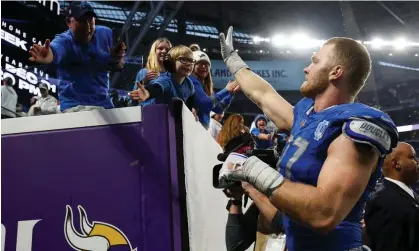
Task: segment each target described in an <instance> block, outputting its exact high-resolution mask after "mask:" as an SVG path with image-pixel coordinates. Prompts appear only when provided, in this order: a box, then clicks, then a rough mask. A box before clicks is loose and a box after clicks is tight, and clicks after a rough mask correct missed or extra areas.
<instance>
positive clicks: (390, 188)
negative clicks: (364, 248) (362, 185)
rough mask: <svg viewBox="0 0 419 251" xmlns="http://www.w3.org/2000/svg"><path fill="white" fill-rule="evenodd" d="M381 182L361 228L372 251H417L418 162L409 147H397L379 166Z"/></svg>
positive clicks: (418, 237)
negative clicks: (367, 238) (381, 167)
mask: <svg viewBox="0 0 419 251" xmlns="http://www.w3.org/2000/svg"><path fill="white" fill-rule="evenodd" d="M383 174H384V177H385V178H384V181H383V184H382V186H381V187H380V188H379V189H378V191H377V192H376V193H375V194H374V195H373V197H372V198H371V200H370V201H368V202H367V205H366V207H365V216H364V219H365V225H366V230H367V234H368V237H369V240H370V244H371V249H372V250H374V251H387V250H388V251H390V250H391V251H393V250H397V251H417V250H419V197H418V195H417V194H416V193H415V192H414V191H413V189H412V185H413V184H414V183H415V182H417V181H418V179H419V159H418V158H417V156H416V153H415V150H414V149H413V147H412V146H411V145H410V144H407V143H399V144H398V145H397V147H396V148H395V149H394V150H393V152H392V153H391V154H390V155H388V156H387V157H386V158H385V160H384V164H383Z"/></svg>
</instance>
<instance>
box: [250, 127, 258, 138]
mask: <svg viewBox="0 0 419 251" xmlns="http://www.w3.org/2000/svg"><path fill="white" fill-rule="evenodd" d="M250 133H251V134H252V135H255V136H256V137H259V135H260V131H259V130H258V129H257V128H253V129H252V130H251V131H250Z"/></svg>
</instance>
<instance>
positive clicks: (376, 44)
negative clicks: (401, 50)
mask: <svg viewBox="0 0 419 251" xmlns="http://www.w3.org/2000/svg"><path fill="white" fill-rule="evenodd" d="M370 44H371V47H372V48H373V49H381V47H382V46H383V45H384V40H382V39H381V38H374V39H373V40H372V41H371V43H370Z"/></svg>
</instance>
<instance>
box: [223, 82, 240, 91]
mask: <svg viewBox="0 0 419 251" xmlns="http://www.w3.org/2000/svg"><path fill="white" fill-rule="evenodd" d="M226 89H227V91H228V92H230V93H231V94H234V93H236V92H238V91H240V85H239V83H237V81H236V80H233V81H228V84H227V85H226Z"/></svg>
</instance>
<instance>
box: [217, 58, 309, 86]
mask: <svg viewBox="0 0 419 251" xmlns="http://www.w3.org/2000/svg"><path fill="white" fill-rule="evenodd" d="M246 63H247V65H248V66H249V67H250V69H252V71H253V72H254V73H256V74H258V75H259V76H260V77H262V78H263V79H265V80H266V81H268V83H269V84H271V85H272V86H273V87H274V88H275V89H276V90H285V91H295V90H299V89H300V87H301V85H302V83H303V82H304V79H305V74H304V67H306V66H307V65H308V62H305V61H303V60H277V61H246ZM211 74H212V75H211V76H212V81H213V82H214V87H215V88H224V87H225V85H226V84H227V82H228V81H229V80H232V79H233V76H232V74H231V72H230V71H229V70H228V69H227V67H226V65H225V63H224V62H223V61H222V60H212V61H211Z"/></svg>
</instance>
